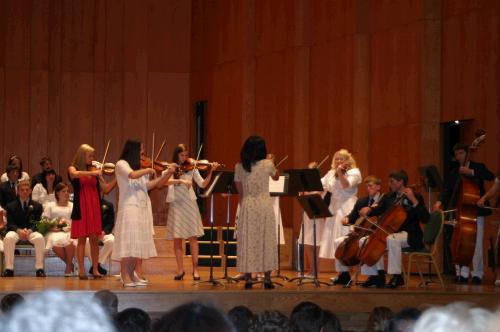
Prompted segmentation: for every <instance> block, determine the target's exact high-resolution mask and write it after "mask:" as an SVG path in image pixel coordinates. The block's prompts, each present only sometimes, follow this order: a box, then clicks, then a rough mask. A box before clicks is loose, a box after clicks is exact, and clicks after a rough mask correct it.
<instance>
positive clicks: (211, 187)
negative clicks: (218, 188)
mask: <svg viewBox="0 0 500 332" xmlns="http://www.w3.org/2000/svg"><path fill="white" fill-rule="evenodd" d="M221 176H222V173H217V174H216V175H215V176H214V177H213V180H212V183H211V184H210V186H209V187H208V188H207V189H205V191H204V192H203V194H202V195H200V197H208V196H210V195H211V194H212V191H213V190H214V188H215V185H216V184H217V182H218V181H219V178H220V177H221Z"/></svg>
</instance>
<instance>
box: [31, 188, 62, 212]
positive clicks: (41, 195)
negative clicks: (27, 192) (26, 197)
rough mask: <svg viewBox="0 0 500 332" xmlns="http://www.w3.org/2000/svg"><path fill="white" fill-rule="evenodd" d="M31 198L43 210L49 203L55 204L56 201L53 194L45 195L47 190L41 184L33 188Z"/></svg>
mask: <svg viewBox="0 0 500 332" xmlns="http://www.w3.org/2000/svg"><path fill="white" fill-rule="evenodd" d="M31 198H32V199H33V200H34V201H36V202H38V203H40V204H42V205H43V206H44V208H45V205H46V204H47V203H50V202H55V201H56V196H55V194H54V193H52V194H49V193H47V189H45V187H44V186H43V185H42V184H41V183H37V184H36V185H35V187H34V188H33V191H32V192H31Z"/></svg>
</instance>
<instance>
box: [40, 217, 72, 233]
mask: <svg viewBox="0 0 500 332" xmlns="http://www.w3.org/2000/svg"><path fill="white" fill-rule="evenodd" d="M33 223H34V224H35V227H36V230H37V232H38V233H40V234H42V235H45V234H47V233H48V232H54V231H61V230H62V231H65V230H66V229H65V228H67V227H68V224H67V223H66V222H65V221H64V220H62V219H60V218H54V219H49V218H47V217H43V218H42V219H40V220H38V221H34V222H33Z"/></svg>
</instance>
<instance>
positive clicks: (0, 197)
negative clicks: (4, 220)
mask: <svg viewBox="0 0 500 332" xmlns="http://www.w3.org/2000/svg"><path fill="white" fill-rule="evenodd" d="M16 197H17V195H16V190H15V189H13V188H11V187H10V181H6V182H2V183H0V206H2V207H3V208H4V209H5V208H6V207H7V204H9V203H10V202H12V201H14V200H16Z"/></svg>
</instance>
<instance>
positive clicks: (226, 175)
mask: <svg viewBox="0 0 500 332" xmlns="http://www.w3.org/2000/svg"><path fill="white" fill-rule="evenodd" d="M206 194H212V195H213V194H226V202H227V205H226V236H225V239H224V276H223V277H222V278H219V279H216V280H225V281H226V282H227V283H232V282H234V283H236V282H238V281H239V280H238V279H236V278H232V277H230V276H229V275H228V273H227V265H228V263H227V262H228V258H227V257H228V256H229V254H228V245H229V243H228V242H229V224H230V220H231V218H230V211H231V195H233V194H236V195H237V194H238V191H237V190H236V186H235V185H234V172H233V171H218V172H216V173H215V175H214V179H213V181H212V183H211V184H210V187H209V188H208V189H207V193H206Z"/></svg>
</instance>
